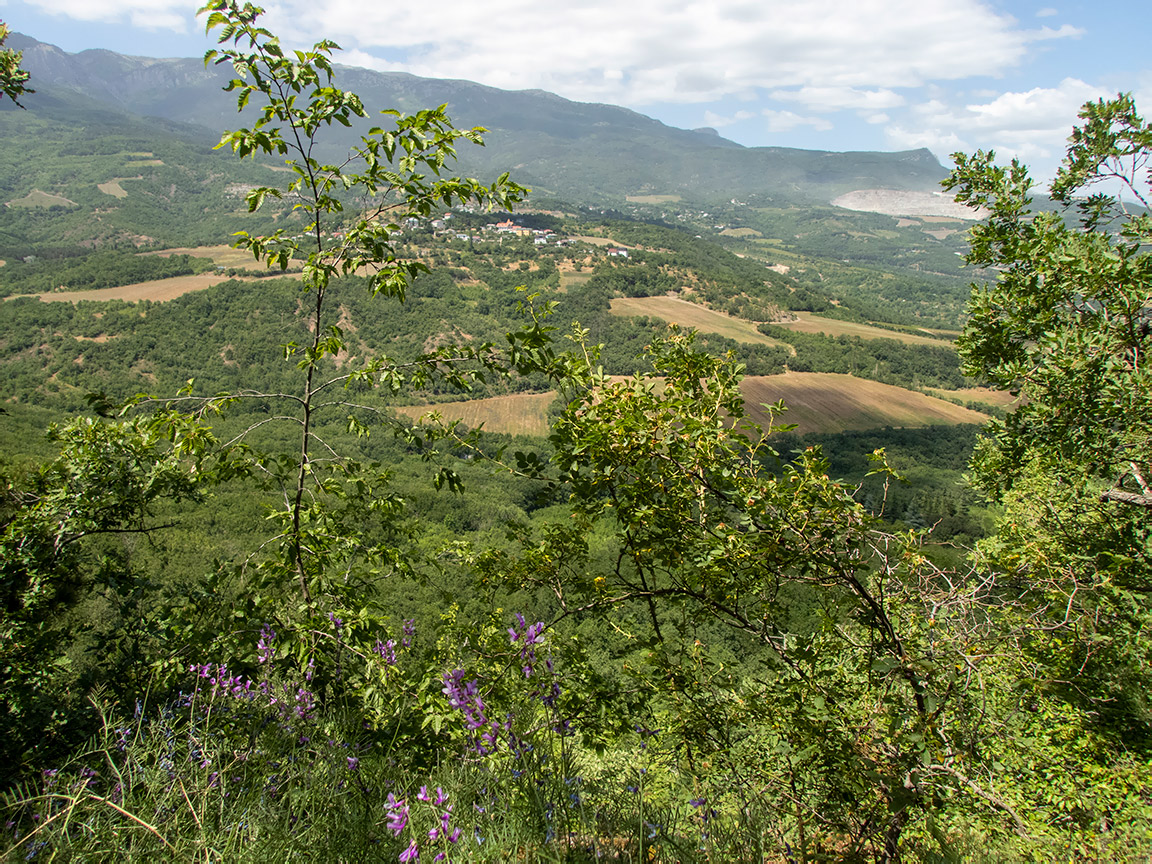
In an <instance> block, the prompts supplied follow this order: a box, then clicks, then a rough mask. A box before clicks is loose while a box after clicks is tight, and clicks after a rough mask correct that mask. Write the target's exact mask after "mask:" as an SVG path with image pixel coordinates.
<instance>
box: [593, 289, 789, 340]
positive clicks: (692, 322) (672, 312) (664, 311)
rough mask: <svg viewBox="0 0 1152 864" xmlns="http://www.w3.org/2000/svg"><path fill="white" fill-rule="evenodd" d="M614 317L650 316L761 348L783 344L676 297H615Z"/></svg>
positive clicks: (752, 326) (749, 325)
mask: <svg viewBox="0 0 1152 864" xmlns="http://www.w3.org/2000/svg"><path fill="white" fill-rule="evenodd" d="M611 309H612V314H613V315H620V316H623V317H630V316H638V315H647V316H650V317H652V318H660V319H662V320H664V321H667V322H669V323H670V324H679V325H680V326H681V327H692V328H694V329H696V330H699V331H700V332H701V333H715V334H716V335H717V336H725V337H727V338H729V339H735V340H736V341H737V342H753V343H756V344H759V345H780V346H784V343H783V342H780V341H778V340H776V339H772V338H769V337H768V336H765V335H764V334H763V333H761V332H760V331H759V330H757V329H756V325H755V324H754V323H752V322H751V321H745V320H744V319H743V318H733V317H732V316H731V315H726V314H725V313H723V312H717V311H715V310H713V309H707V308H705V307H704V306H700V305H698V304H696V303H689V302H688V301H687V300H681V299H679V298H677V297H616V298H615V299H613V300H612V306H611Z"/></svg>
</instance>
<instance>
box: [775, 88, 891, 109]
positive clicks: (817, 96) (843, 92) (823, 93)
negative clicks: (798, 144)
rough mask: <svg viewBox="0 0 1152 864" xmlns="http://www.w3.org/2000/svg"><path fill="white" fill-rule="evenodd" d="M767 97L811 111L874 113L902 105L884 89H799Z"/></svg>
mask: <svg viewBox="0 0 1152 864" xmlns="http://www.w3.org/2000/svg"><path fill="white" fill-rule="evenodd" d="M769 95H770V96H771V97H772V98H773V99H777V100H779V101H782V102H800V103H801V104H803V105H804V106H805V107H807V108H808V109H809V110H811V111H839V110H841V109H843V108H854V109H857V110H860V111H876V110H880V109H883V108H898V107H899V106H901V105H903V104H904V97H903V96H901V95H900V94H899V93H896V92H894V91H892V90H888V89H886V88H885V89H880V90H861V89H858V88H856V87H801V88H800V89H799V90H774V91H773V92H772V93H770V94H769Z"/></svg>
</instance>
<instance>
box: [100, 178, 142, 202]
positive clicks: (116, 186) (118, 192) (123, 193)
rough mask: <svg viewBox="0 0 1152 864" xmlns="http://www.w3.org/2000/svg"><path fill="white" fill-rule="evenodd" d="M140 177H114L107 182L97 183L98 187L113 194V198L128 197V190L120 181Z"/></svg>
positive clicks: (105, 192) (107, 193)
mask: <svg viewBox="0 0 1152 864" xmlns="http://www.w3.org/2000/svg"><path fill="white" fill-rule="evenodd" d="M139 179H140V178H139V177H113V178H112V179H111V180H109V181H108V182H107V183H97V184H96V188H97V189H99V190H100V191H101V192H103V193H104V194H105V195H111V196H112V197H113V198H127V197H128V190H127V189H125V188H124V187H123V186H121V185H120V181H121V180H139Z"/></svg>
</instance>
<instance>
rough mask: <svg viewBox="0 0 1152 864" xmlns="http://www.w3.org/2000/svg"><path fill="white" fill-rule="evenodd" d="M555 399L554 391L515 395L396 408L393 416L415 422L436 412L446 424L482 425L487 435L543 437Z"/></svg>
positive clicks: (476, 426)
mask: <svg viewBox="0 0 1152 864" xmlns="http://www.w3.org/2000/svg"><path fill="white" fill-rule="evenodd" d="M555 398H556V394H555V393H553V392H548V393H518V394H516V395H514V396H493V397H491V398H489V399H474V400H472V401H470V402H446V403H441V404H438V405H406V406H403V407H399V408H397V409H396V413H398V414H403V415H404V416H406V417H411V418H412V419H413V420H416V419H418V418H420V417H422V416H424V415H425V414H427V413H429V412H430V411H436V412H438V413H439V414H440V416H441V417H443V418H444V420H446V421H451V420H460V421H461V422H463V423H464V424H465V425H466V426H469V427H471V428H473V429H475V428H478V427H479V426H481V425H483V427H484V428H485V429H486V430H487V431H489V432H504V433H507V434H510V435H536V436H539V437H543V436H545V435H547V434H548V406H549V405H551V404H552V402H553V400H554V399H555Z"/></svg>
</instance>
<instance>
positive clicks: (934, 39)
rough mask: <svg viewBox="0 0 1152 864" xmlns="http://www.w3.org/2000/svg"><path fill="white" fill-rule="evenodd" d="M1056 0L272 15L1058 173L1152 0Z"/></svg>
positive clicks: (44, 3)
mask: <svg viewBox="0 0 1152 864" xmlns="http://www.w3.org/2000/svg"><path fill="white" fill-rule="evenodd" d="M1049 2H1050V0H1041V2H1029V0H630V2H628V3H622V2H620V0H569V2H567V3H555V2H540V0H439V2H437V3H435V4H433V5H431V6H425V5H424V4H422V3H407V4H403V3H401V4H397V3H373V2H368V0H279V2H272V0H269V2H266V3H265V4H264V6H265V8H266V10H267V12H266V14H265V17H264V25H265V26H266V27H268V28H269V29H271V30H272V31H273V32H275V33H277V34H278V35H279V36H280V37H281V39H282V41H283V42H284V43H285V44H286V45H287V46H289V47H307V46H309V45H311V43H313V42H315V41H316V40H317V39H319V38H328V39H333V40H335V41H336V42H337V43H339V44H340V45H341V47H342V48H343V49H344V50H343V52H342V53H341V54H340V55H339V56H338V58H337V59H338V61H339V62H343V63H347V64H349V65H353V66H364V67H368V68H372V69H378V70H382V71H388V70H394V71H403V72H410V73H413V74H415V75H422V76H426V77H432V78H463V79H467V80H471V81H477V82H479V83H482V84H488V85H491V86H494V87H501V88H505V89H512V90H518V89H532V88H538V89H543V90H549V91H551V92H553V93H558V94H559V95H561V96H564V97H566V98H568V99H574V100H578V101H583V102H606V103H610V104H614V105H622V106H624V107H627V108H632V109H634V110H636V111H640V112H642V113H644V114H647V115H649V116H651V117H655V118H656V119H658V120H661V121H663V122H664V123H667V124H669V125H671V126H679V127H682V128H688V129H695V128H699V127H704V126H709V127H712V128H715V129H716V130H718V131H719V132H720V134H722V135H723V136H724V137H726V138H730V139H731V140H733V141H737V142H739V143H740V144H743V145H746V146H779V147H802V148H807V149H814V150H885V151H892V150H908V149H913V148H918V147H927V148H929V149H930V150H931V151H932V152H933V153H935V154H936V156H937V157H938V158H939V159H940V160H941V162H942V163H943V164H945V165H950V164H951V163H950V160H949V158H948V157H949V155H950V154H951V153H953V152H955V151H958V150H960V151H965V152H971V151H974V150H976V149H977V148H981V149H985V150H988V149H992V150H995V151H996V153H997V155H998V156H999V157H1001V158H1002V159H1003V160H1007V159H1009V158H1013V157H1018V158H1020V159H1021V160H1022V161H1024V162H1025V163H1027V164H1028V165H1030V166H1031V168H1032V174H1033V176H1034V177H1035V178H1037V179H1040V180H1046V179H1049V178H1051V176H1052V175H1053V174H1054V173H1055V170H1056V168H1057V167H1058V165H1059V162H1060V159H1061V158H1062V156H1063V154H1064V148H1065V146H1066V139H1067V136H1068V134H1069V131H1070V130H1071V127H1072V125H1073V124H1074V123H1075V122H1076V112H1077V110H1078V109H1079V107H1080V106H1081V105H1082V104H1083V103H1084V102H1085V101H1087V100H1090V99H1100V98H1108V97H1110V96H1114V95H1115V94H1116V93H1118V92H1121V91H1123V92H1131V93H1133V94H1134V95H1135V96H1136V99H1137V105H1138V106H1142V107H1143V109H1144V113H1145V116H1148V115H1149V114H1152V52H1149V51H1148V50H1147V48H1148V45H1147V43H1148V39H1149V37H1152V3H1149V2H1147V0H1095V2H1079V0H1077V2H1067V3H1064V2H1056V3H1053V4H1052V5H1048V4H1049ZM195 9H196V5H195V4H190V3H186V2H184V0H0V20H4V21H5V22H7V23H8V25H9V26H10V27H11V29H12V30H15V31H18V32H21V33H25V34H27V35H29V36H32V37H35V38H36V39H39V40H41V41H43V42H50V43H52V44H54V45H57V46H59V47H60V48H62V49H64V50H65V51H69V52H77V51H82V50H84V49H87V48H107V49H110V50H113V51H118V52H120V53H123V54H134V55H138V56H149V57H198V56H201V55H202V54H203V53H204V51H205V49H207V48H209V47H211V45H212V44H213V43H212V42H211V41H210V40H209V39H208V38H207V37H205V35H204V32H203V25H202V23H201V21H198V20H197V18H196V15H195ZM32 83H33V86H34V84H35V82H32ZM337 83H338V82H337ZM378 107H380V108H383V107H387V106H378Z"/></svg>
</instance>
